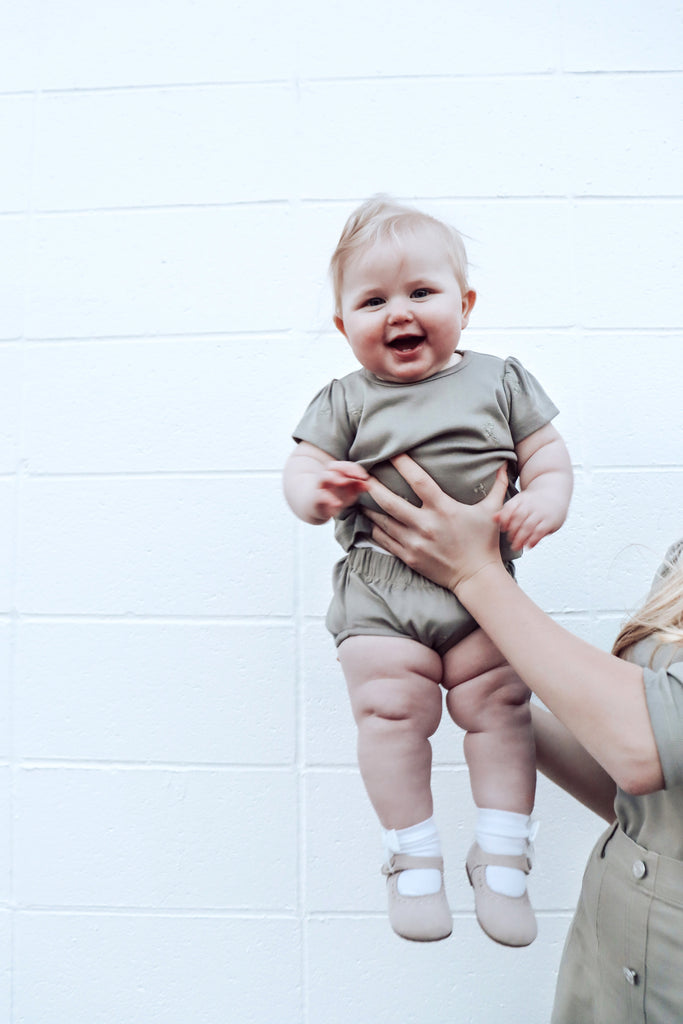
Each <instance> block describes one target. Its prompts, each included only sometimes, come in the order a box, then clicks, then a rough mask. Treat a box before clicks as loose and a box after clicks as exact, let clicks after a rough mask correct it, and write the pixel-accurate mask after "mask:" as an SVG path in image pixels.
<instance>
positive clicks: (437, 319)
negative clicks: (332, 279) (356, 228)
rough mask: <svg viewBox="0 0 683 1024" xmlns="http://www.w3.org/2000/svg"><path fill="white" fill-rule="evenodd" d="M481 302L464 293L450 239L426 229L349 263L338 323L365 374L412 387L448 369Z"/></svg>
mask: <svg viewBox="0 0 683 1024" xmlns="http://www.w3.org/2000/svg"><path fill="white" fill-rule="evenodd" d="M475 298H476V296H475V293H474V292H472V291H470V292H466V293H465V294H464V295H463V294H462V292H461V291H460V286H459V284H458V281H457V279H456V277H455V274H454V272H453V269H452V266H451V263H450V261H449V258H448V253H447V252H446V247H445V244H444V242H443V241H442V240H441V239H439V238H438V237H436V236H435V235H434V234H433V233H432V232H430V231H429V230H426V229H425V230H424V231H421V232H419V233H417V234H416V235H415V236H412V237H410V238H409V239H406V240H405V241H394V240H389V239H387V240H381V241H378V242H376V243H375V244H374V245H373V246H372V247H371V248H369V249H365V250H364V251H363V252H360V253H358V255H357V256H355V257H354V258H352V259H351V260H349V262H348V263H347V264H346V266H345V267H344V275H343V285H342V291H341V315H340V316H337V317H335V323H336V325H337V327H338V328H339V330H340V331H342V333H343V334H344V335H345V336H346V338H347V339H348V342H349V344H350V345H351V348H352V349H353V352H354V355H355V356H356V358H357V359H358V361H359V362H360V363H361V364H362V365H363V366H364V367H365V368H366V369H368V370H370V371H371V372H372V373H374V374H376V376H378V377H381V378H382V379H383V380H388V381H394V382H397V383H404V384H405V383H410V382H412V381H416V380H424V379H425V378H426V377H431V376H432V374H434V373H438V372H439V370H443V369H444V368H445V367H446V366H448V364H449V362H450V361H451V358H452V356H453V353H454V352H455V350H456V348H457V347H458V342H459V341H460V333H461V331H462V330H463V328H465V327H466V326H467V322H468V320H469V315H470V311H471V309H472V306H473V305H474V300H475Z"/></svg>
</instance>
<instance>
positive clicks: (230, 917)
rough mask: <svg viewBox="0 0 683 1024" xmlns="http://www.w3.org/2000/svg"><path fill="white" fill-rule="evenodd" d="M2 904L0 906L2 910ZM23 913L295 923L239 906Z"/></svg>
mask: <svg viewBox="0 0 683 1024" xmlns="http://www.w3.org/2000/svg"><path fill="white" fill-rule="evenodd" d="M2 907H3V904H0V909H1V908H2ZM17 911H18V913H20V914H26V915H28V914H35V915H41V916H52V917H99V918H101V917H144V918H160V919H165V918H178V919H184V918H192V919H193V920H202V919H205V920H207V921H210V920H221V921H262V920H264V919H266V918H267V919H268V920H269V921H273V920H275V921H296V919H297V914H296V911H294V910H282V909H281V908H279V909H277V910H272V909H271V908H269V907H264V908H263V909H260V910H245V909H242V908H240V907H225V908H221V907H219V908H212V907H145V906H135V904H130V905H129V906H128V905H126V906H121V907H108V906H105V905H102V906H97V905H91V904H87V905H85V904H74V905H73V906H69V905H67V904H55V905H54V906H52V905H50V904H45V903H23V904H21V905H19V906H18V907H17Z"/></svg>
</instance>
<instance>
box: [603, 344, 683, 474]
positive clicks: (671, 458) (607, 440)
mask: <svg viewBox="0 0 683 1024" xmlns="http://www.w3.org/2000/svg"><path fill="white" fill-rule="evenodd" d="M681 341H682V339H681V336H679V335H666V334H665V335H648V336H647V337H645V338H644V337H643V336H642V335H638V334H631V335H628V334H621V333H619V334H608V335H604V334H603V335H600V334H598V335H591V336H588V337H587V338H586V339H585V342H584V346H585V353H586V358H587V359H589V360H590V374H588V375H586V379H585V389H586V390H585V394H584V396H583V421H584V422H583V429H584V433H585V449H586V452H587V455H588V459H589V462H590V463H591V464H592V465H594V466H604V467H611V466H624V467H630V468H635V467H643V468H654V467H656V466H676V465H679V466H680V463H681V439H682V438H683V430H682V428H681V415H680V410H681V397H683V389H682V386H681V379H682V378H683V346H682V344H681Z"/></svg>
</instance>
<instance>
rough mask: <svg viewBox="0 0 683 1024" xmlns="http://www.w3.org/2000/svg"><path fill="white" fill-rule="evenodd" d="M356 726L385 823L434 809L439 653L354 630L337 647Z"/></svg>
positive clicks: (395, 825)
mask: <svg viewBox="0 0 683 1024" xmlns="http://www.w3.org/2000/svg"><path fill="white" fill-rule="evenodd" d="M339 661H340V662H341V666H342V669H343V671H344V676H345V677H346V684H347V686H348V690H349V697H350V699H351V709H352V711H353V716H354V718H355V720H356V725H357V726H358V764H359V767H360V771H361V775H362V777H363V782H364V783H365V788H366V789H367V792H368V796H369V797H370V801H371V803H372V805H373V807H374V808H375V811H376V812H377V817H378V818H379V820H380V822H381V823H382V825H383V826H384V828H385V829H404V828H408V827H409V826H411V825H415V824H416V823H417V822H421V821H424V820H425V819H426V818H429V817H430V816H431V814H432V810H433V805H432V793H431V781H430V780H431V770H432V748H431V744H430V742H429V737H430V736H431V735H432V734H433V733H434V732H435V731H436V728H437V726H438V724H439V721H440V719H441V702H442V697H441V689H440V687H439V683H440V682H441V672H442V665H441V658H440V657H439V655H438V654H436V652H435V651H432V650H430V649H429V648H428V647H423V646H422V645H421V644H419V643H417V642H416V641H414V640H409V639H407V638H403V637H385V636H352V637H349V638H348V640H345V641H344V642H343V643H342V644H341V645H340V647H339Z"/></svg>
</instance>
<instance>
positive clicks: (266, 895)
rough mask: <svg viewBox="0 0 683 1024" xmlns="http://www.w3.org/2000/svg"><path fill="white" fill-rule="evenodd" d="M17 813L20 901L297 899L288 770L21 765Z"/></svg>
mask: <svg viewBox="0 0 683 1024" xmlns="http://www.w3.org/2000/svg"><path fill="white" fill-rule="evenodd" d="M14 813H15V845H14V850H15V862H14V886H15V895H16V898H17V899H18V900H19V902H20V903H21V904H22V905H24V906H27V905H28V906H36V905H37V906H44V907H47V906H53V907H54V906H60V907H68V906H80V907H86V906H91V907H146V908H165V909H170V908H188V909H198V908H205V909H219V908H230V909H233V910H247V909H249V910H252V911H255V910H266V909H267V910H270V911H278V912H283V911H291V910H292V909H293V908H294V907H295V905H296V900H297V870H296V863H297V838H298V837H297V782H296V777H295V775H294V773H293V772H291V771H290V772H279V771H227V770H226V771H212V770H207V771H201V770H200V771H162V770H160V769H153V770H145V769H130V770H116V769H114V768H108V769H95V768H92V769H77V768H43V769H40V768H34V769H23V770H21V771H20V772H19V774H18V778H17V780H16V796H15V810H14ZM274 837H275V838H274Z"/></svg>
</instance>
